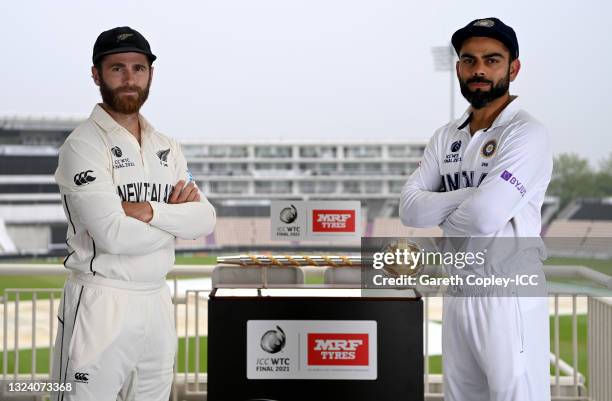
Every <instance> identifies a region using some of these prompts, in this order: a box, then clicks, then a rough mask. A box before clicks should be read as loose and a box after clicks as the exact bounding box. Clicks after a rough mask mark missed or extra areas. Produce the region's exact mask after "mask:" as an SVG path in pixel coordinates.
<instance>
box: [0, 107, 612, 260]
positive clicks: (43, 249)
mask: <svg viewBox="0 0 612 401" xmlns="http://www.w3.org/2000/svg"><path fill="white" fill-rule="evenodd" d="M81 121H82V118H76V117H33V116H30V117H26V116H4V117H0V254H5V255H6V254H28V255H32V254H62V253H63V252H64V249H65V243H64V240H65V233H66V227H67V222H66V219H65V217H64V213H63V211H62V207H61V203H60V198H59V193H58V188H57V186H56V185H55V183H54V180H53V173H54V171H55V168H56V165H57V155H58V148H59V146H61V144H62V143H63V141H64V140H65V138H66V137H67V136H68V135H69V133H70V132H71V130H72V129H74V127H76V126H77V125H78V124H79V123H80V122H81ZM425 145H426V143H425V142H422V141H421V142H410V141H406V142H385V141H380V142H358V141H353V142H328V143H321V142H317V143H314V142H310V143H309V142H297V141H296V142H289V141H277V142H274V143H270V142H267V143H263V142H260V143H257V142H250V143H229V142H214V141H204V140H203V141H198V142H196V141H184V142H182V146H183V152H184V154H185V156H186V158H187V160H188V162H189V167H190V170H191V172H192V174H193V176H194V178H195V180H196V181H197V182H198V185H199V186H200V188H201V189H202V191H203V192H204V193H205V194H206V195H207V196H208V197H209V199H210V200H211V202H212V203H213V204H214V205H215V207H216V209H217V212H218V216H219V224H218V225H217V229H216V231H215V233H214V234H212V235H210V236H209V237H207V238H199V239H197V240H194V241H182V240H178V243H177V249H179V250H215V249H224V248H227V249H229V248H239V247H248V248H251V249H253V248H258V247H259V248H270V247H275V246H279V243H278V242H276V241H272V240H271V239H270V218H269V217H270V211H269V205H270V200H272V199H293V200H309V199H310V200H312V199H345V200H359V201H361V203H362V211H363V217H364V218H362V222H363V235H364V236H375V237H388V236H423V237H426V236H438V235H440V230H439V229H437V228H433V229H414V228H409V227H403V226H402V225H401V223H400V221H399V218H398V212H397V208H398V198H399V194H400V192H401V188H402V185H403V184H404V182H405V181H406V178H407V177H408V175H409V174H410V173H411V172H412V171H413V170H414V169H415V168H416V166H417V164H418V161H419V159H420V157H421V155H422V153H423V150H424V148H425ZM542 216H543V221H544V227H545V228H544V230H543V234H544V235H545V236H546V237H551V238H550V241H549V246H550V249H551V250H553V251H555V252H557V251H558V252H559V253H560V254H564V252H565V253H567V252H570V253H572V254H575V251H579V253H580V254H582V255H585V256H598V255H601V256H602V257H606V256H608V255H610V252H611V251H610V249H609V247H608V241H606V239H605V237H608V238H609V237H612V200H610V199H603V200H602V199H598V200H580V201H576V202H574V203H572V204H571V205H570V206H568V207H566V208H564V210H561V211H560V210H559V206H558V201H557V200H556V199H555V198H547V199H546V202H545V206H544V208H543V211H542ZM553 218H555V219H553ZM237 233H238V234H237ZM557 237H562V238H566V239H559V238H557ZM602 237H603V239H602ZM295 245H298V244H296V243H292V244H291V246H295ZM299 245H304V246H307V245H313V246H323V245H330V244H329V243H327V244H326V243H310V244H309V243H302V244H299Z"/></svg>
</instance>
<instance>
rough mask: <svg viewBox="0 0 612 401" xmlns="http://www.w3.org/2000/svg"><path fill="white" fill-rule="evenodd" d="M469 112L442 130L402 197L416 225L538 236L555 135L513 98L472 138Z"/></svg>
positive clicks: (404, 213)
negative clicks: (552, 141)
mask: <svg viewBox="0 0 612 401" xmlns="http://www.w3.org/2000/svg"><path fill="white" fill-rule="evenodd" d="M470 117H471V111H470V109H468V110H467V111H466V113H465V114H464V115H463V116H462V117H460V118H459V119H458V120H455V121H452V122H450V123H449V124H447V125H445V126H443V127H442V128H440V129H438V130H437V131H436V132H435V133H434V135H433V137H432V138H431V140H430V141H429V144H428V145H427V147H426V149H425V152H424V155H423V159H422V160H421V163H420V166H419V167H418V168H417V169H416V171H414V173H413V174H412V175H411V176H410V178H409V179H408V181H407V182H406V184H405V185H404V188H403V190H402V195H401V199H400V209H399V212H400V218H401V220H402V222H403V223H404V224H405V225H407V226H411V227H431V226H440V227H441V228H442V229H443V231H444V234H445V235H446V236H465V237H471V236H480V237H539V236H540V231H541V208H542V204H543V202H544V195H545V193H546V188H547V187H548V183H549V182H550V178H551V174H552V151H551V146H550V139H549V135H548V133H547V131H546V129H545V128H544V126H543V125H542V124H540V123H539V122H538V121H537V120H535V119H534V118H533V117H532V116H531V115H530V114H528V113H527V112H526V111H524V110H522V109H521V107H520V100H519V99H518V98H515V99H514V100H513V101H512V102H510V103H509V104H508V105H507V106H506V107H505V108H504V110H503V111H502V112H501V113H500V114H499V115H498V116H497V118H496V119H495V121H494V122H493V124H492V125H491V127H489V128H487V129H482V130H479V131H477V132H476V133H474V135H473V136H472V135H470V130H469V120H470Z"/></svg>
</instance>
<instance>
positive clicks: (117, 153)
mask: <svg viewBox="0 0 612 401" xmlns="http://www.w3.org/2000/svg"><path fill="white" fill-rule="evenodd" d="M111 152H113V155H115V157H121V156H123V152H122V151H121V148H120V147H119V146H114V147H112V148H111Z"/></svg>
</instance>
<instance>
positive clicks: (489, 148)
mask: <svg viewBox="0 0 612 401" xmlns="http://www.w3.org/2000/svg"><path fill="white" fill-rule="evenodd" d="M495 150H497V141H496V140H495V139H491V140H490V141H487V142H486V143H485V144H484V145H483V147H482V149H481V151H480V153H481V154H482V157H486V158H489V157H491V156H493V155H494V154H495Z"/></svg>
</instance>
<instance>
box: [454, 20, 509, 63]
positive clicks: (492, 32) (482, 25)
mask: <svg viewBox="0 0 612 401" xmlns="http://www.w3.org/2000/svg"><path fill="white" fill-rule="evenodd" d="M473 36H483V37H486V38H493V39H497V40H499V41H500V42H502V43H503V44H504V45H505V46H506V47H507V48H508V50H509V51H510V57H511V58H512V59H517V58H518V56H519V45H518V39H517V38H516V33H515V32H514V29H512V28H511V27H509V26H508V25H506V24H504V23H503V22H502V21H500V20H499V19H497V18H494V17H491V18H481V19H476V20H474V21H472V22H470V23H469V24H467V25H466V26H464V27H463V28H461V29H459V30H458V31H457V32H455V33H454V34H453V37H452V39H451V43H452V44H453V47H454V48H455V51H456V52H457V55H459V51H460V50H461V45H463V42H465V40H466V39H468V38H471V37H473Z"/></svg>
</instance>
